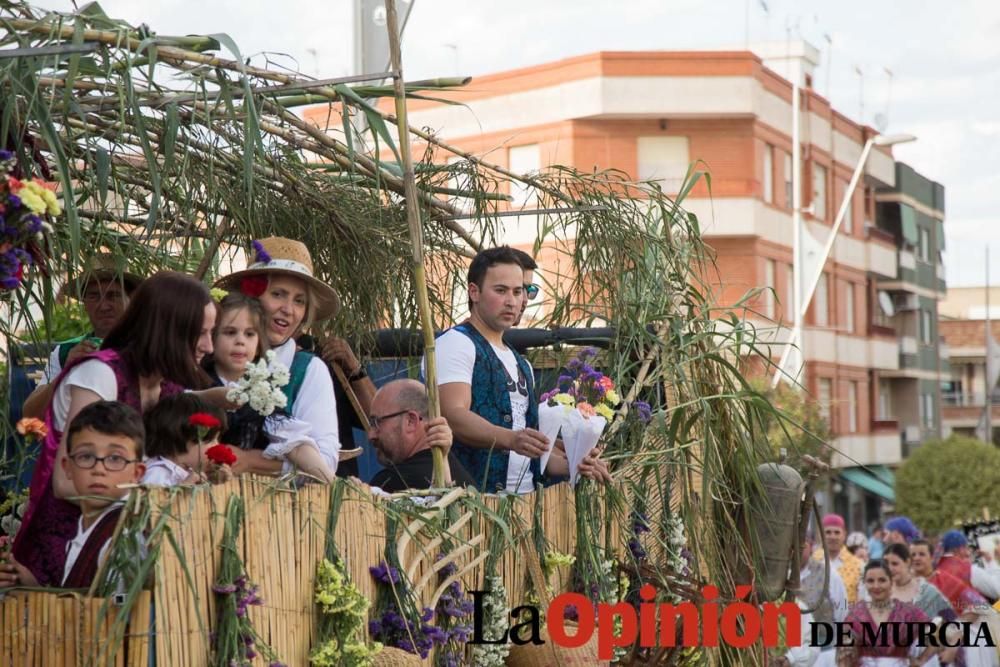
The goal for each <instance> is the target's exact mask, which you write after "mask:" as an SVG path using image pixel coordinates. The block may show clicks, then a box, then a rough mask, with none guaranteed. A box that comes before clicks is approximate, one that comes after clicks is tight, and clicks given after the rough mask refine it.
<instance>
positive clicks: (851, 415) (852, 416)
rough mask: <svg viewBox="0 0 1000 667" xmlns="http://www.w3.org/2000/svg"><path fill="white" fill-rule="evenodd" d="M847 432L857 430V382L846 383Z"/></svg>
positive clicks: (855, 431)
mask: <svg viewBox="0 0 1000 667" xmlns="http://www.w3.org/2000/svg"><path fill="white" fill-rule="evenodd" d="M847 432H848V433H857V432H858V383H857V382H848V383H847Z"/></svg>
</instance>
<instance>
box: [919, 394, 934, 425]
mask: <svg viewBox="0 0 1000 667" xmlns="http://www.w3.org/2000/svg"><path fill="white" fill-rule="evenodd" d="M922 398H923V409H922V410H921V412H923V416H924V428H928V429H930V428H934V395H933V394H924V395H923V397H922Z"/></svg>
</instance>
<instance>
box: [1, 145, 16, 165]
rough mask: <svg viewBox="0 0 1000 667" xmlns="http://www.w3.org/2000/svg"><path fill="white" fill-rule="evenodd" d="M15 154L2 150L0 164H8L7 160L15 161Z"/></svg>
mask: <svg viewBox="0 0 1000 667" xmlns="http://www.w3.org/2000/svg"><path fill="white" fill-rule="evenodd" d="M13 159H14V154H13V153H11V152H10V151H8V150H5V149H3V148H0V162H6V161H7V160H13Z"/></svg>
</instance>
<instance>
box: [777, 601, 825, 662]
mask: <svg viewBox="0 0 1000 667" xmlns="http://www.w3.org/2000/svg"><path fill="white" fill-rule="evenodd" d="M798 604H799V608H800V609H802V608H804V607H805V605H803V604H802V603H801V602H799V603H798ZM801 622H802V627H801V634H802V643H801V644H800V645H799V646H790V647H789V648H788V652H787V653H785V658H787V659H788V664H789V665H791V666H792V667H812V665H813V664H814V663H815V662H816V658H818V657H819V647H818V646H810V645H809V640H810V639H812V637H811V634H812V614H806V613H803V614H802V621H801Z"/></svg>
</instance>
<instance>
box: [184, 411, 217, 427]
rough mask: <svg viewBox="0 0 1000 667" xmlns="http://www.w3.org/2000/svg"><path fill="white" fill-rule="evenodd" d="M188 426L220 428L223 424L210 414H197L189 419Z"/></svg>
mask: <svg viewBox="0 0 1000 667" xmlns="http://www.w3.org/2000/svg"><path fill="white" fill-rule="evenodd" d="M188 424H190V425H191V426H198V427H200V428H208V429H212V428H219V427H220V426H222V422H220V421H219V420H218V419H216V418H215V417H213V416H212V415H210V414H208V413H207V412H196V413H194V414H193V415H191V416H190V417H188Z"/></svg>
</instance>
